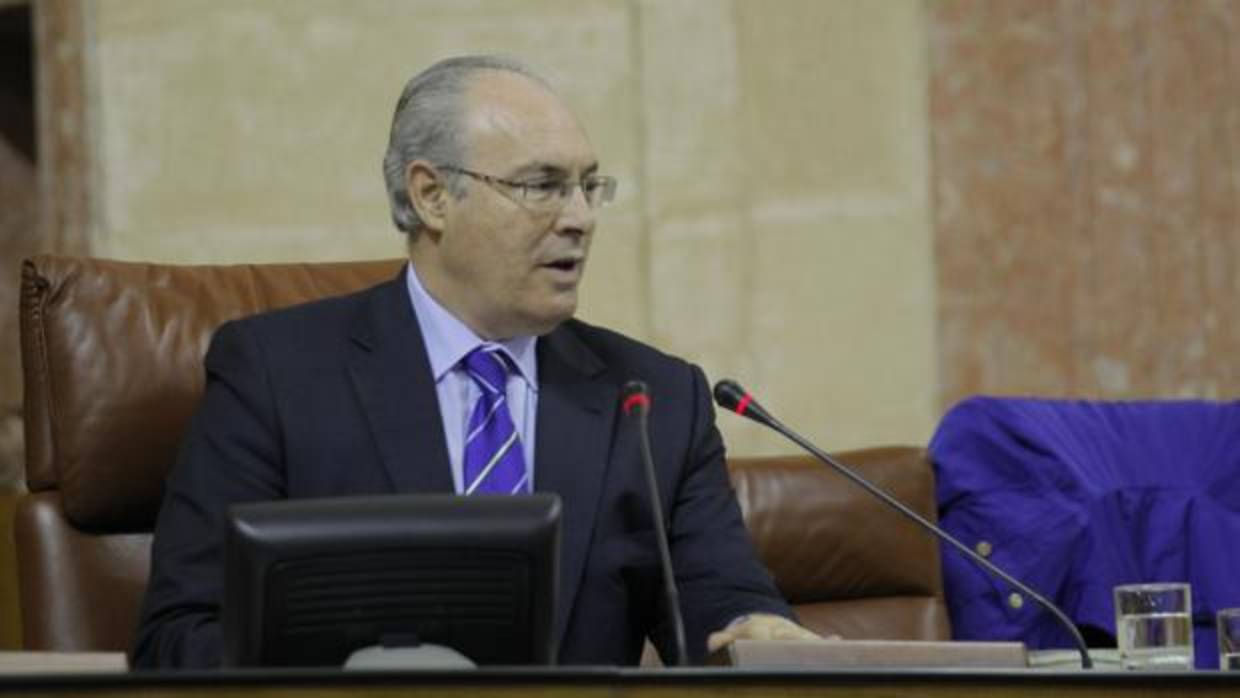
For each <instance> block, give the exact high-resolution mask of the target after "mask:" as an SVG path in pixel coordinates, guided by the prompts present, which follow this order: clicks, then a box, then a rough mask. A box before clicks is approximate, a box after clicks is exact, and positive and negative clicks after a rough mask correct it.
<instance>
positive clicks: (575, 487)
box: [133, 57, 812, 667]
mask: <svg viewBox="0 0 1240 698" xmlns="http://www.w3.org/2000/svg"><path fill="white" fill-rule="evenodd" d="M598 169H599V168H598V163H597V161H596V159H595V156H594V151H593V148H592V147H591V145H590V142H589V140H588V139H587V138H586V135H585V133H584V132H583V131H582V129H581V127H580V126H579V125H578V123H577V121H576V119H575V118H574V117H573V116H572V114H571V113H570V112H569V111H568V109H567V108H566V107H565V106H564V104H563V103H562V102H561V101H560V100H559V98H557V97H556V96H555V95H554V94H553V93H552V92H551V90H550V89H549V88H548V87H547V85H546V84H545V83H544V82H543V81H542V80H541V79H539V78H538V77H536V76H535V75H533V74H532V73H531V72H530V71H529V70H528V69H527V68H525V67H523V66H522V65H520V64H518V63H515V62H512V61H508V60H505V59H497V58H489V57H469V58H458V59H450V60H446V61H443V62H440V63H438V64H436V65H435V66H433V67H431V68H430V69H428V70H427V71H425V72H423V73H422V74H420V75H418V76H416V77H415V78H414V79H413V80H411V81H410V82H409V84H408V85H407V86H406V88H405V90H404V92H403V94H402V95H401V98H400V101H399V102H398V104H397V108H396V114H395V117H394V119H393V124H392V131H391V139H390V144H389V147H388V152H387V155H386V157H385V158H384V173H385V176H386V180H387V186H388V193H389V197H390V200H391V206H392V217H393V220H394V221H395V223H396V225H397V227H398V228H400V229H401V230H403V231H405V232H406V233H407V234H408V237H409V240H408V250H409V259H410V265H409V266H408V267H407V268H406V269H404V270H403V271H402V273H401V274H400V276H399V277H398V278H397V279H395V280H393V281H391V282H389V283H387V284H383V285H380V286H377V287H375V288H373V289H370V290H367V291H363V292H361V293H358V294H354V295H350V296H344V297H339V298H332V299H327V300H324V301H320V302H316V303H310V304H307V305H303V306H298V307H295V308H290V309H285V310H280V311H276V312H272V313H267V314H264V315H260V316H257V317H253V318H248V319H244V320H240V321H237V322H232V323H228V324H226V325H224V326H223V327H221V328H220V329H219V330H218V331H217V333H216V335H215V337H214V338H213V341H212V344H211V348H210V350H209V351H208V353H207V357H206V361H205V363H206V370H207V386H206V391H205V394H204V396H203V400H202V403H201V405H200V407H199V410H198V412H197V414H196V415H195V417H194V419H193V421H192V423H191V425H190V428H189V430H188V432H187V434H186V437H185V441H184V443H183V446H182V450H181V454H180V456H179V458H178V462H177V464H176V466H175V468H174V469H173V472H172V474H171V475H170V477H169V480H168V483H167V491H166V495H165V502H164V505H163V507H162V509H161V511H160V516H159V521H158V524H157V527H156V533H155V541H154V545H153V550H152V572H151V581H150V584H149V587H148V590H147V596H146V599H145V601H144V604H143V609H142V617H141V624H140V628H139V633H138V637H137V640H136V643H135V646H134V649H133V663H134V665H135V666H137V667H173V666H181V667H201V666H213V665H217V664H219V662H220V658H221V653H222V650H221V638H220V628H219V621H218V618H219V603H220V587H221V582H220V580H221V577H222V574H221V569H220V568H221V556H220V539H221V536H222V528H223V513H224V510H225V508H226V507H227V505H229V504H231V503H234V502H240V501H255V500H268V499H278V498H285V497H314V496H332V495H348V494H363V493H384V492H451V491H455V492H457V493H459V494H473V493H476V492H505V493H515V494H519V493H523V492H529V491H532V490H539V491H549V492H556V493H558V494H560V496H561V498H562V500H563V510H562V512H563V514H562V525H563V536H562V550H561V583H560V591H561V598H560V599H559V603H558V607H557V614H558V616H557V623H558V624H557V627H556V633H557V637H558V639H559V647H560V661H561V662H563V663H591V664H632V663H635V662H636V661H637V659H638V657H639V655H640V652H641V646H642V641H643V638H644V637H646V636H647V635H648V634H649V635H650V636H651V637H652V639H653V640H654V641H655V643H656V644H657V645H658V647H659V649H660V651H661V653H662V654H663V656H664V657H668V658H670V657H672V656H673V654H672V652H673V650H672V648H671V642H670V640H669V638H670V631H669V626H668V624H667V623H666V622H665V621H666V619H665V618H663V617H661V609H662V608H663V603H662V600H661V597H660V588H661V585H660V577H659V568H658V565H657V554H656V552H655V551H656V548H655V540H654V537H653V532H652V530H651V529H652V527H651V524H650V520H651V517H650V511H649V509H648V504H647V498H646V495H645V486H644V483H643V481H642V475H641V468H640V466H639V462H640V461H639V460H638V458H639V451H638V445H637V443H636V438H635V435H634V433H632V430H629V429H626V430H621V429H620V428H619V422H618V416H617V408H616V403H617V401H618V398H619V394H620V386H621V385H623V383H624V382H626V381H627V380H630V379H633V378H640V379H642V380H645V381H646V382H648V383H649V384H650V386H651V390H652V393H653V394H654V395H655V396H656V400H657V405H658V407H657V409H658V414H659V419H658V420H656V421H654V422H653V423H652V425H651V428H652V433H651V440H652V444H653V452H654V455H655V458H656V463H657V466H658V468H659V469H660V470H659V474H658V477H659V480H660V482H659V485H660V489H661V492H662V493H663V494H664V496H665V501H664V502H662V504H661V505H662V507H663V510H664V517H665V519H666V520H667V521H668V522H670V529H671V530H670V538H671V546H672V558H673V561H674V564H675V568H676V572H677V577H678V579H679V583H680V585H681V600H682V606H683V610H684V615H685V622H686V634H687V637H688V641H689V651H690V654H691V656H692V657H693V658H694V659H699V660H700V659H701V658H702V657H703V656H704V655H705V653H706V651H707V649H708V647H713V646H718V645H721V644H724V643H726V642H730V641H732V640H733V639H735V638H737V637H812V634H810V633H809V632H808V631H806V630H804V629H802V628H800V627H799V626H797V625H796V624H795V623H793V622H791V621H790V620H788V619H787V618H789V617H791V613H790V611H789V609H788V607H787V606H786V604H785V603H784V602H783V601H782V599H780V598H779V596H778V594H777V592H776V591H775V589H774V588H773V585H772V584H771V580H770V577H769V575H768V573H767V572H766V571H765V569H763V568H762V566H761V565H760V564H759V563H758V562H757V561H756V560H755V558H754V555H753V552H752V549H751V547H750V545H749V542H748V540H747V537H746V532H745V530H744V526H743V523H742V521H741V518H740V513H739V509H738V507H737V504H736V501H735V498H734V497H733V495H732V492H731V489H730V487H729V484H728V480H727V476H726V472H725V469H724V462H723V454H724V451H723V444H722V441H721V439H720V436H719V433H718V431H717V430H716V428H715V425H714V416H713V410H712V409H711V405H710V401H709V395H708V390H707V386H706V382H705V377H704V376H703V375H702V372H701V370H700V369H698V368H696V367H694V366H691V365H689V364H686V363H684V362H683V361H680V360H679V359H675V358H672V357H669V356H666V355H664V354H661V353H659V352H657V351H655V350H654V349H651V348H649V347H646V346H644V345H641V344H639V343H637V342H634V341H633V340H630V339H626V338H624V337H621V336H619V335H617V334H615V333H612V332H608V331H606V330H602V329H598V328H595V327H591V326H589V325H587V324H585V323H582V322H579V321H576V320H572V319H571V317H572V315H573V313H574V311H575V310H576V307H577V287H578V284H579V282H580V280H581V276H582V272H583V270H584V267H585V262H586V257H587V254H588V252H589V248H590V240H591V236H592V234H593V232H594V225H595V207H597V206H599V205H601V204H602V203H605V202H606V201H607V200H609V199H610V198H611V197H612V195H613V194H614V191H615V181H614V180H613V179H611V178H609V177H606V176H603V175H600V174H599V172H598ZM712 631H716V632H715V634H714V635H711V636H710V637H709V638H708V634H709V633H711V632H712Z"/></svg>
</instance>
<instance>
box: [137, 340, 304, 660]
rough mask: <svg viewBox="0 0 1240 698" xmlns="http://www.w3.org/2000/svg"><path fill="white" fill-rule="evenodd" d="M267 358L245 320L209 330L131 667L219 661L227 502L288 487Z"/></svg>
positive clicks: (273, 494)
mask: <svg viewBox="0 0 1240 698" xmlns="http://www.w3.org/2000/svg"><path fill="white" fill-rule="evenodd" d="M266 366H267V364H266V357H265V356H263V353H262V350H261V347H260V344H259V342H258V341H257V339H256V337H255V335H254V334H253V333H252V332H251V331H249V330H248V326H247V324H246V323H245V322H244V321H241V322H233V323H227V324H225V325H223V326H222V327H220V329H219V330H218V331H217V332H216V334H215V336H214V337H213V338H212V341H211V346H210V348H209V350H208V352H207V356H206V359H205V367H206V388H205V392H204V394H203V397H202V401H201V402H200V403H199V406H198V410H197V412H196V413H195V415H194V417H193V418H192V420H191V421H190V425H189V428H188V430H187V432H186V434H185V437H184V439H183V441H182V444H181V449H180V452H179V454H178V456H177V462H176V464H175V465H174V466H173V469H172V472H171V474H170V475H169V477H168V481H167V483H166V486H165V492H164V500H163V504H162V506H161V508H160V512H159V518H158V520H157V522H156V525H155V537H154V541H153V543H152V548H151V576H150V581H149V583H148V586H147V590H146V596H145V598H144V599H143V603H142V609H141V614H140V617H139V624H138V632H137V634H136V637H135V642H134V646H133V648H132V649H131V657H130V662H131V665H132V666H133V667H134V668H135V669H154V668H205V667H215V666H219V665H220V663H221V661H222V656H223V654H222V644H223V643H222V635H221V628H220V607H221V602H222V597H223V551H222V544H223V533H224V521H225V515H226V512H227V508H228V507H229V505H231V504H234V503H239V502H246V501H259V500H270V499H276V498H281V497H283V496H284V476H283V472H282V465H281V463H282V462H283V456H282V451H281V445H280V440H279V436H278V435H279V433H280V429H279V427H278V424H279V416H278V414H277V408H276V403H275V401H274V400H273V398H272V391H271V386H270V380H269V374H268V371H267V370H266Z"/></svg>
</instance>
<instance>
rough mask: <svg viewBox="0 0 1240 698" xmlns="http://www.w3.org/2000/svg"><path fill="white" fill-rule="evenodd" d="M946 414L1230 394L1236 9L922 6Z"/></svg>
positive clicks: (1093, 3)
mask: <svg viewBox="0 0 1240 698" xmlns="http://www.w3.org/2000/svg"><path fill="white" fill-rule="evenodd" d="M927 8H928V12H927V17H928V31H929V36H930V70H931V76H930V130H931V148H932V182H933V185H932V196H933V202H934V209H935V213H934V225H935V256H936V264H937V269H938V282H937V283H938V292H939V303H940V307H939V320H938V321H939V352H940V356H939V360H940V376H941V394H940V398H941V403H942V405H943V406H944V407H946V406H947V405H950V404H951V403H953V402H955V401H956V400H958V399H960V398H961V397H964V396H967V395H970V394H975V393H997V394H1033V395H1048V396H1081V397H1096V398H1130V397H1172V396H1199V397H1225V396H1234V395H1235V394H1236V393H1237V392H1238V390H1240V368H1237V366H1236V362H1235V361H1234V360H1233V358H1232V357H1233V356H1234V355H1236V354H1237V350H1240V331H1238V330H1237V327H1236V324H1237V323H1235V322H1234V321H1231V317H1230V316H1231V315H1232V314H1233V313H1234V310H1233V309H1234V308H1236V307H1237V301H1240V281H1238V280H1237V272H1240V269H1237V266H1240V230H1238V229H1237V215H1236V207H1237V193H1238V189H1240V162H1238V160H1237V148H1238V146H1240V89H1238V88H1240V85H1238V84H1237V80H1240V46H1238V45H1237V43H1238V41H1240V34H1238V33H1237V32H1240V3H1236V2H1210V1H1207V0H1202V1H1194V2H1178V1H1176V0H941V1H935V0H930V1H929V2H928V3H927Z"/></svg>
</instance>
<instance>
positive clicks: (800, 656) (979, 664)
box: [707, 640, 1029, 669]
mask: <svg viewBox="0 0 1240 698" xmlns="http://www.w3.org/2000/svg"><path fill="white" fill-rule="evenodd" d="M707 661H708V663H709V664H715V665H721V666H736V667H747V668H792V667H801V668H807V669H808V668H817V669H824V668H840V669H843V668H855V669H864V668H872V667H890V668H895V667H904V668H925V667H955V668H970V669H976V668H993V669H1017V668H1019V669H1024V668H1027V667H1028V666H1029V661H1028V657H1027V653H1026V651H1025V646H1024V644H1022V643H1019V642H931V641H916V640H737V641H736V642H733V643H732V644H731V645H729V646H728V647H726V648H724V649H722V650H720V651H717V652H715V653H714V654H712V655H711V656H710V657H709V658H708V660H707Z"/></svg>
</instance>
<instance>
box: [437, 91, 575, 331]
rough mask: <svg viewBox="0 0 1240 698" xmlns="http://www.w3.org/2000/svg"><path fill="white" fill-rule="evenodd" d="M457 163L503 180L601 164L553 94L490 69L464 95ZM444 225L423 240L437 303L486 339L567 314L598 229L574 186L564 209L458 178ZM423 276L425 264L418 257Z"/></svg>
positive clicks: (560, 176)
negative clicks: (459, 193) (462, 150)
mask: <svg viewBox="0 0 1240 698" xmlns="http://www.w3.org/2000/svg"><path fill="white" fill-rule="evenodd" d="M463 142H464V144H465V147H466V157H465V160H466V161H465V162H464V163H457V164H459V165H460V167H462V168H464V169H467V170H471V171H473V172H477V173H480V174H483V175H488V176H491V177H494V178H497V179H502V180H507V181H509V182H521V183H527V184H539V183H546V182H548V181H549V180H553V181H568V182H572V183H574V184H575V183H577V182H579V181H581V178H582V177H584V176H585V175H588V174H591V173H593V172H594V171H595V170H596V169H597V162H596V159H595V156H594V149H593V147H591V145H590V142H589V140H588V139H587V138H586V135H585V134H584V133H583V132H582V130H581V127H580V126H579V125H578V124H577V121H576V119H575V118H573V116H572V114H570V113H569V111H568V110H567V108H566V107H565V106H564V105H563V103H561V102H560V100H559V99H558V98H557V97H555V96H554V95H552V94H550V93H548V92H547V91H546V90H545V89H543V88H542V87H541V86H539V85H538V84H536V83H534V82H532V81H530V80H528V79H526V78H524V77H522V76H519V75H515V74H511V73H505V72H486V73H482V74H481V75H479V76H478V77H477V78H475V80H474V82H473V84H472V85H471V87H470V88H469V90H468V92H467V94H466V109H465V113H464V129H463ZM461 177H462V178H463V182H462V183H463V185H464V186H465V190H466V193H465V195H464V196H463V197H461V198H460V199H456V198H454V197H448V198H447V200H446V201H445V209H444V216H443V225H442V231H438V232H439V233H440V234H439V235H435V231H432V232H431V234H430V235H429V236H427V237H429V238H430V239H428V240H426V241H425V242H427V243H431V244H433V245H434V246H435V248H434V250H433V251H432V254H431V255H429V257H430V261H431V267H433V269H427V272H428V276H429V277H431V278H425V279H423V281H424V283H426V285H427V288H428V290H429V291H430V292H431V294H432V295H434V296H435V297H436V300H438V301H439V302H440V303H441V304H443V305H444V306H445V307H447V308H448V309H449V310H451V311H452V312H453V313H455V314H456V315H458V317H460V318H461V320H463V321H464V322H465V323H466V324H467V325H469V326H470V327H471V328H472V329H473V330H474V331H475V332H477V333H478V334H479V335H481V336H483V337H484V338H488V339H503V338H507V337H512V336H517V335H537V334H544V333H546V332H549V331H551V330H552V329H554V328H555V326H556V325H558V324H560V323H561V322H563V321H564V320H567V319H568V318H569V317H571V316H572V315H573V313H574V312H575V311H576V309H577V287H578V284H579V283H580V281H581V276H582V272H583V271H584V269H585V262H586V255H587V253H588V252H589V249H590V240H591V235H592V233H593V231H594V223H595V220H594V210H593V209H591V208H590V206H589V205H588V204H587V203H586V200H585V197H584V195H583V193H582V191H581V190H580V188H574V189H573V190H572V193H571V195H570V197H569V199H568V201H567V202H566V203H565V204H564V206H563V207H562V208H557V207H555V206H553V207H551V209H549V210H548V209H546V208H542V209H540V208H539V207H536V206H530V205H528V204H527V203H526V202H523V201H522V200H521V195H520V192H519V191H517V190H515V189H514V188H512V187H508V186H505V185H503V184H488V183H485V182H482V181H480V180H478V179H474V178H472V177H468V176H466V175H461ZM415 263H417V264H419V266H418V270H419V274H421V272H422V270H423V266H422V265H421V260H420V259H419V258H418V257H416V256H415Z"/></svg>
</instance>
